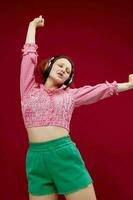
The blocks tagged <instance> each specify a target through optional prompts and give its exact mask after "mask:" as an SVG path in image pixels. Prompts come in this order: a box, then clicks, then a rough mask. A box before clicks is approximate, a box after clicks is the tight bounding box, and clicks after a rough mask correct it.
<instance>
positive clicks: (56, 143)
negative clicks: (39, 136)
mask: <svg viewBox="0 0 133 200" xmlns="http://www.w3.org/2000/svg"><path fill="white" fill-rule="evenodd" d="M26 175H27V180H28V192H30V193H31V194H33V195H45V194H50V193H58V194H67V193H69V192H74V191H77V190H79V189H82V188H83V187H86V186H87V185H88V184H90V183H92V182H93V180H92V179H91V176H90V174H89V172H88V171H87V168H86V166H85V163H84V161H83V159H82V157H81V154H80V152H79V150H78V149H77V147H76V144H75V143H74V142H73V141H72V140H71V138H70V136H69V135H68V136H63V137H60V138H56V139H53V140H50V141H46V142H37V143H29V149H28V151H27V155H26Z"/></svg>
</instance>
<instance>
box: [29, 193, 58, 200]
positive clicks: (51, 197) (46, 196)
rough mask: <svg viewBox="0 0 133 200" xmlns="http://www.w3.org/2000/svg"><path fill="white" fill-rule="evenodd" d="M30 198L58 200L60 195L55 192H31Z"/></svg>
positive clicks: (31, 199) (33, 199)
mask: <svg viewBox="0 0 133 200" xmlns="http://www.w3.org/2000/svg"><path fill="white" fill-rule="evenodd" d="M29 200H58V195H57V194H55V193H53V194H47V195H41V196H37V195H32V194H31V193H29Z"/></svg>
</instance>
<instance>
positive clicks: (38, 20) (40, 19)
mask: <svg viewBox="0 0 133 200" xmlns="http://www.w3.org/2000/svg"><path fill="white" fill-rule="evenodd" d="M30 23H31V24H33V25H34V26H35V28H38V27H43V26H44V18H43V17H42V15H40V16H39V17H37V18H35V19H34V20H33V21H31V22H30Z"/></svg>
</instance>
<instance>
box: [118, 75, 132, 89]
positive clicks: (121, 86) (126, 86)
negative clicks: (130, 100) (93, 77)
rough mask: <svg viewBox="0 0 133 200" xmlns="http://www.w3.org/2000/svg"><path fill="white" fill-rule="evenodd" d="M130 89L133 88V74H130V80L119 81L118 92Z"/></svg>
mask: <svg viewBox="0 0 133 200" xmlns="http://www.w3.org/2000/svg"><path fill="white" fill-rule="evenodd" d="M130 89H133V74H129V76H128V82H126V83H118V92H123V91H126V90H130Z"/></svg>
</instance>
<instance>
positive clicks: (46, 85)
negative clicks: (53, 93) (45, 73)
mask: <svg viewBox="0 0 133 200" xmlns="http://www.w3.org/2000/svg"><path fill="white" fill-rule="evenodd" d="M44 86H45V87H46V88H47V89H49V90H54V89H57V88H59V87H60V86H59V85H55V84H54V83H53V82H51V81H48V80H46V82H45V83H44Z"/></svg>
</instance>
